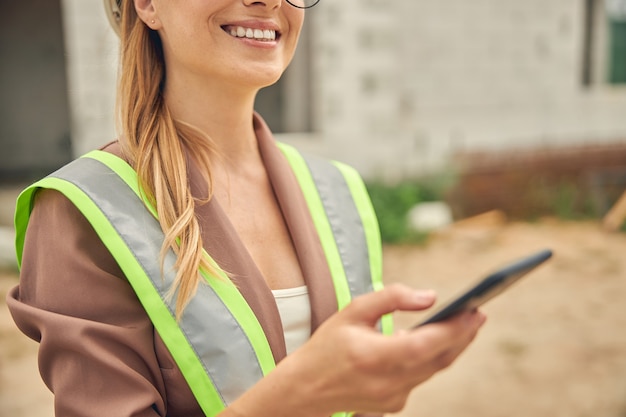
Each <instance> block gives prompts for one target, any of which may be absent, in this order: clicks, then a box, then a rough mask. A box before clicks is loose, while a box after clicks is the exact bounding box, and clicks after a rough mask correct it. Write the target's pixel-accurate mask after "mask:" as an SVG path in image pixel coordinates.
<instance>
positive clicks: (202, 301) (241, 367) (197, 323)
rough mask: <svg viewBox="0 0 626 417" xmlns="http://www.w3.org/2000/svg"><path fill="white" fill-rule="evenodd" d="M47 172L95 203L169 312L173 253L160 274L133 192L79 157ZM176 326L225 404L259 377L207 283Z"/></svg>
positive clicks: (244, 340) (151, 233)
mask: <svg viewBox="0 0 626 417" xmlns="http://www.w3.org/2000/svg"><path fill="white" fill-rule="evenodd" d="M51 176H54V177H56V178H60V179H63V180H66V181H69V182H71V183H72V184H74V185H76V186H77V187H79V188H80V189H81V190H82V191H83V192H84V193H85V194H86V195H87V196H88V197H89V198H90V199H91V200H92V201H94V202H95V204H96V205H97V206H98V207H99V208H100V210H101V211H102V212H103V213H104V215H105V216H106V217H107V218H108V219H109V221H110V223H111V224H112V225H113V226H114V228H115V229H116V230H117V232H118V234H119V235H120V237H121V238H122V239H123V240H124V241H125V242H126V245H127V246H128V247H129V248H130V249H131V251H132V252H133V253H134V255H135V257H136V260H137V262H138V263H139V264H141V266H142V268H143V270H144V271H145V272H146V274H147V276H148V277H150V280H151V282H152V284H153V286H154V288H155V290H156V291H157V292H158V293H159V295H160V296H161V298H162V299H163V300H164V302H165V303H166V304H167V305H168V308H169V310H170V313H171V314H172V316H173V315H174V314H173V312H174V310H175V303H176V299H175V297H174V299H171V300H167V299H166V297H165V294H166V292H167V291H168V289H169V288H170V287H171V285H172V282H173V279H174V273H173V268H172V267H173V265H174V262H175V254H174V253H173V252H171V251H170V252H169V253H168V254H167V255H166V258H165V263H164V273H163V274H162V273H161V270H160V265H159V252H160V249H161V243H162V242H163V232H162V230H161V227H160V225H159V223H158V221H157V220H156V219H155V218H154V217H153V216H152V215H151V214H150V213H149V212H148V210H146V208H145V206H144V204H143V203H142V201H141V200H140V199H139V198H138V197H137V196H136V194H135V193H134V192H133V191H132V190H131V189H130V188H129V187H128V186H127V185H126V184H125V183H124V181H123V180H122V179H121V178H120V177H119V176H118V175H117V174H116V173H115V172H113V171H112V170H111V169H110V168H109V167H107V166H106V165H104V164H103V163H101V162H99V161H96V160H94V159H90V158H79V159H77V160H75V161H74V162H72V163H70V164H69V165H66V166H65V167H63V168H61V169H60V170H59V171H57V172H55V173H54V174H52V175H51ZM128 279H129V280H132V279H133V277H128ZM138 295H139V294H138ZM155 326H156V323H155ZM179 326H180V328H181V329H182V331H183V332H184V333H185V335H186V337H187V340H188V341H189V343H190V345H191V347H192V348H193V350H194V351H195V352H196V354H197V356H198V358H199V359H200V361H201V363H202V365H203V366H204V369H205V371H206V372H207V374H208V375H209V377H210V378H211V380H212V381H213V383H214V385H215V386H216V388H217V389H218V392H219V394H220V396H221V397H222V399H223V401H224V403H225V404H226V405H228V404H230V403H232V402H233V401H234V400H235V399H236V398H237V397H239V396H240V395H241V394H242V393H243V392H244V391H246V390H247V389H249V388H250V387H252V385H254V384H255V383H256V382H258V381H259V380H260V379H261V378H262V377H263V372H262V370H261V367H260V365H259V362H258V360H257V357H256V354H255V352H254V349H253V348H252V345H251V344H250V341H249V339H248V337H247V335H246V333H245V332H244V331H243V329H242V328H241V327H240V325H239V323H238V322H237V321H236V320H235V318H234V317H233V315H232V313H231V312H230V310H229V309H228V307H227V306H226V305H225V304H224V303H223V302H222V300H221V299H220V297H219V296H218V295H217V294H216V293H215V292H214V290H213V289H212V288H211V287H210V286H209V285H200V286H199V288H198V293H197V295H196V296H195V297H193V298H192V299H191V301H190V302H189V304H188V306H187V308H186V309H185V312H184V314H183V317H182V319H181V321H180V322H179ZM157 329H158V326H157ZM168 348H169V349H170V350H173V349H174V350H175V349H176V347H175V346H168ZM172 354H173V355H174V352H172ZM174 356H175V355H174ZM175 357H176V356H175ZM177 362H178V361H177ZM179 366H180V364H179ZM188 382H189V381H188Z"/></svg>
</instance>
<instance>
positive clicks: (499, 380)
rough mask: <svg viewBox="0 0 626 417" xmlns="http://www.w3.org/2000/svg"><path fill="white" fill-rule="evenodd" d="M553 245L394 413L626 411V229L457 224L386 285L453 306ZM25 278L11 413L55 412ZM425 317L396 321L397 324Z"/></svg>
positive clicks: (5, 327)
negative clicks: (455, 298)
mask: <svg viewBox="0 0 626 417" xmlns="http://www.w3.org/2000/svg"><path fill="white" fill-rule="evenodd" d="M545 247H549V248H552V249H553V250H554V252H555V256H554V258H553V259H552V260H551V261H550V262H549V263H548V264H546V265H544V266H542V267H541V268H540V269H539V270H537V271H535V272H533V273H532V274H531V275H529V276H528V277H527V278H525V279H524V280H523V281H521V282H519V283H517V284H516V285H515V286H514V287H512V288H511V289H510V290H509V291H508V292H507V293H506V294H503V295H502V296H500V297H499V298H497V299H495V300H492V301H491V302H490V303H489V304H488V305H487V306H485V307H484V309H483V310H484V311H485V312H486V313H487V315H488V317H489V319H488V322H487V324H486V325H485V327H484V328H483V330H482V331H481V333H480V335H479V337H478V338H477V340H476V341H475V342H474V344H473V345H472V346H471V347H470V348H469V350H468V351H466V352H465V353H464V354H463V355H462V356H461V357H460V358H459V360H458V361H457V362H456V363H455V364H453V366H452V367H450V368H448V369H447V370H445V371H443V372H442V373H440V374H438V375H437V376H435V377H434V378H432V379H431V380H429V381H428V382H426V383H425V384H423V385H422V386H420V387H419V388H418V389H416V390H415V391H414V392H413V394H412V396H411V398H410V399H409V402H408V404H407V407H406V409H405V410H404V411H403V412H402V413H398V414H395V415H394V416H396V417H400V416H401V417H408V416H428V417H439V416H441V417H450V416H467V417H478V416H480V417H501V416H507V417H517V416H520V417H521V416H524V417H527V416H534V417H561V416H562V417H587V416H588V417H591V416H593V417H625V416H626V301H625V300H626V235H625V234H609V233H605V232H603V231H602V230H601V229H600V227H599V225H597V224H595V223H563V222H557V221H551V220H545V221H541V222H537V223H533V224H527V223H506V224H503V225H502V224H499V225H498V224H496V225H489V226H481V227H456V228H453V229H451V230H448V231H446V232H444V233H440V234H438V235H437V236H434V237H433V238H432V239H431V240H430V241H429V243H428V244H427V245H426V246H424V247H398V246H394V247H386V248H385V279H386V281H387V282H388V283H391V282H403V283H407V284H409V285H412V286H415V287H423V288H434V289H436V290H437V291H438V292H439V294H440V298H439V299H440V301H441V302H443V301H444V300H446V299H447V298H448V297H449V296H452V295H453V294H455V293H456V292H458V290H459V289H461V288H463V287H465V286H467V285H469V284H470V283H472V282H473V281H475V280H476V279H478V278H480V277H481V276H482V275H484V274H485V273H487V272H489V271H491V270H493V269H494V268H495V267H497V266H501V265H504V264H506V263H508V262H509V261H512V260H515V259H517V258H519V257H521V256H524V255H526V254H529V253H531V252H533V251H535V250H539V249H542V248H545ZM16 282H17V279H16V277H15V276H14V275H13V274H6V273H5V274H0V296H1V300H2V301H1V302H0V416H11V417H34V416H37V417H49V416H52V415H53V412H52V397H51V395H50V394H49V393H48V391H47V389H46V388H45V386H44V385H43V384H42V383H41V381H40V379H39V376H38V373H37V365H36V351H37V345H36V343H34V342H32V341H30V340H29V339H27V338H26V337H25V336H23V335H22V334H21V333H19V332H18V331H17V330H16V329H15V327H14V325H13V322H12V321H11V319H10V316H9V313H8V311H7V309H6V306H5V305H4V298H5V294H6V291H7V290H8V288H10V287H11V286H13V285H15V283H16ZM419 317H420V315H419V314H416V313H411V314H409V313H402V314H397V315H396V323H397V326H398V327H401V328H402V327H407V326H409V325H410V324H411V323H413V322H415V321H416V320H418V319H419Z"/></svg>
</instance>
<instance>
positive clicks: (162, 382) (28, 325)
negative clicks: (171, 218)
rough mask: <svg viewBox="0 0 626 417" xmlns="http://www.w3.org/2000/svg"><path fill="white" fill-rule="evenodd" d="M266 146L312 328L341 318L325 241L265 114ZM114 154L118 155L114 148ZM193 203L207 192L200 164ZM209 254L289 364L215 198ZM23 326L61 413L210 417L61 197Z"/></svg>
mask: <svg viewBox="0 0 626 417" xmlns="http://www.w3.org/2000/svg"><path fill="white" fill-rule="evenodd" d="M254 127H255V130H256V134H257V138H258V142H259V148H260V150H261V154H262V157H263V161H264V163H265V166H266V169H267V171H268V175H269V177H270V181H271V183H272V186H273V188H274V192H275V193H276V196H277V199H278V203H279V205H280V208H281V210H282V212H283V216H284V218H285V222H286V224H287V227H288V229H289V232H290V234H291V237H292V240H293V242H294V246H295V249H296V253H297V256H298V259H299V262H300V265H301V268H302V270H303V274H304V278H305V281H306V284H307V286H308V287H309V294H310V298H311V310H312V318H311V325H312V330H313V331H315V329H316V328H317V327H318V326H319V325H320V323H321V322H323V321H324V320H325V319H326V318H328V317H329V316H330V315H331V314H333V313H334V312H335V311H336V310H337V303H336V299H335V295H334V289H333V285H332V280H331V276H330V272H329V270H328V266H327V263H326V259H325V257H324V253H323V250H322V247H321V244H320V242H319V238H318V235H317V232H316V230H315V228H314V226H313V222H312V220H311V218H310V216H309V212H308V209H307V206H306V203H305V201H304V197H303V195H302V192H301V190H300V187H299V185H298V183H297V181H296V179H295V177H294V175H293V173H292V171H291V168H290V166H289V164H288V163H287V161H286V159H285V158H284V157H283V155H282V153H281V152H280V150H279V149H278V148H277V147H276V145H275V144H274V139H273V138H272V135H271V133H270V131H269V129H268V128H267V126H266V125H265V123H264V122H263V121H262V120H261V119H260V117H258V116H256V115H255V118H254ZM104 150H106V151H108V152H112V153H114V154H117V155H120V149H119V145H118V144H117V143H116V142H113V143H111V144H109V145H107V146H105V147H104ZM190 161H191V166H190V168H189V169H190V171H189V174H190V182H191V187H192V193H193V194H194V195H195V196H198V197H200V196H203V195H205V194H206V189H207V187H206V183H205V182H204V181H203V180H202V177H201V174H200V172H199V170H198V167H197V166H196V165H195V164H194V163H193V159H192V158H190ZM196 214H197V216H198V219H199V221H200V226H201V229H202V239H203V243H204V247H205V249H206V250H207V252H208V253H209V254H210V255H211V256H212V257H213V258H214V259H215V260H216V261H217V262H218V264H219V265H220V266H221V267H222V268H224V269H225V270H228V271H230V272H232V273H233V279H234V280H236V282H237V285H238V286H239V288H240V290H241V292H242V294H243V296H244V297H245V299H246V301H247V302H248V304H249V305H250V306H251V308H252V310H253V311H254V312H255V314H256V316H257V317H258V319H259V321H260V323H261V326H262V327H263V329H264V331H265V334H266V336H267V338H268V340H269V343H270V346H271V349H272V352H273V355H274V359H275V360H276V362H279V361H280V360H281V359H283V358H284V357H285V354H286V353H285V342H284V337H283V329H282V324H281V321H280V316H279V313H278V310H277V308H276V303H275V301H274V298H273V296H272V293H271V291H270V289H269V288H268V286H267V285H266V283H265V280H264V279H263V277H262V276H261V273H260V271H259V269H258V268H257V267H256V265H255V264H254V262H253V260H252V258H251V256H250V254H249V253H248V252H247V250H246V248H245V247H244V245H243V243H242V242H241V240H240V239H239V238H238V236H237V233H236V232H235V230H234V228H233V226H232V224H231V223H230V222H229V220H228V219H227V217H226V215H225V214H224V212H223V211H222V209H221V208H220V205H219V202H218V201H217V200H216V199H212V200H211V201H210V202H209V203H208V204H205V205H201V206H198V207H196ZM7 302H8V306H9V309H10V311H11V313H12V315H13V318H14V320H15V322H16V324H17V326H18V327H19V328H20V329H21V330H22V331H23V332H24V333H25V334H26V335H27V336H29V337H30V338H32V339H34V340H36V341H38V342H39V343H40V349H39V369H40V372H41V376H42V378H43V380H44V382H45V383H46V385H47V386H48V387H49V388H50V390H51V391H52V392H53V393H54V395H55V410H56V415H57V416H63V417H65V416H81V417H86V416H89V417H99V416H102V417H105V416H106V417H111V416H150V417H155V416H169V417H196V416H197V417H200V416H203V415H204V414H203V413H202V411H201V409H200V407H199V405H198V403H197V402H196V400H195V398H194V396H193V394H192V393H191V390H190V389H189V387H188V385H187V383H186V382H185V380H184V379H183V376H182V374H181V372H180V370H179V369H178V367H177V366H176V364H175V363H174V360H173V358H172V356H171V355H170V353H169V352H168V350H167V348H166V347H165V345H164V343H163V341H162V340H161V338H160V337H159V335H158V333H157V332H156V331H155V329H154V327H153V325H152V323H151V321H150V319H149V318H148V316H147V315H146V312H145V311H144V309H143V308H142V306H141V304H140V303H139V301H138V299H137V296H136V295H135V293H134V291H133V289H132V288H131V287H130V285H129V283H128V281H127V280H126V278H125V277H124V274H123V273H122V271H121V270H120V268H119V266H118V265H117V263H116V262H115V261H114V259H113V258H112V256H111V254H110V253H109V252H108V250H107V249H106V248H105V247H104V245H103V243H102V242H101V241H100V240H99V238H98V237H97V235H96V234H95V231H94V230H93V228H92V227H91V225H90V224H89V222H88V221H87V220H86V219H85V218H84V217H83V216H82V214H81V213H80V212H79V211H78V210H77V209H76V207H75V206H74V205H73V204H72V203H71V202H70V201H69V200H68V199H66V198H65V197H64V196H63V195H62V194H60V193H59V192H56V191H53V190H43V191H41V192H39V193H38V194H37V196H36V204H35V206H34V209H33V212H32V217H31V220H30V223H29V225H28V229H27V233H26V243H25V247H24V254H23V263H22V270H21V275H20V283H19V286H17V287H15V288H13V289H12V290H11V291H10V293H9V294H8V297H7Z"/></svg>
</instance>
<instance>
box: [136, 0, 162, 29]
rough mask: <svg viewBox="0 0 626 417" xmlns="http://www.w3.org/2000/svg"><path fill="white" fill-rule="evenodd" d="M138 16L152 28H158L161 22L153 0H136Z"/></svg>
mask: <svg viewBox="0 0 626 417" xmlns="http://www.w3.org/2000/svg"><path fill="white" fill-rule="evenodd" d="M134 2H135V11H136V12H137V16H139V18H140V19H141V20H142V21H143V22H144V23H145V24H146V26H148V27H149V28H150V29H152V30H158V29H160V27H161V22H160V20H159V18H158V15H157V11H156V8H155V7H154V2H153V1H152V0H134Z"/></svg>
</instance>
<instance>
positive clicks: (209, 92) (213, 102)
mask: <svg viewBox="0 0 626 417" xmlns="http://www.w3.org/2000/svg"><path fill="white" fill-rule="evenodd" d="M255 96H256V90H253V89H244V88H241V87H236V86H229V85H227V84H220V83H210V82H209V83H207V82H204V83H201V84H200V83H192V82H177V80H176V79H175V78H173V77H172V78H168V84H167V87H166V91H165V101H166V103H167V105H168V107H169V109H170V111H171V112H172V115H173V117H174V118H175V119H176V120H180V121H183V122H186V123H188V124H190V125H192V126H194V127H195V128H197V129H200V131H202V132H203V133H204V134H206V135H207V136H208V137H209V138H210V139H211V141H212V145H213V146H214V148H215V150H216V151H217V154H219V155H220V157H221V159H222V160H230V161H241V160H242V159H247V158H250V157H256V156H257V155H258V147H257V142H256V136H255V132H254V127H253V124H252V114H253V111H254V98H255Z"/></svg>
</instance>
